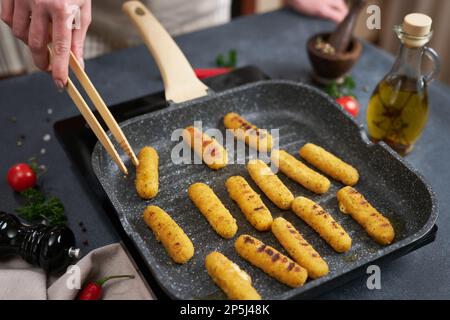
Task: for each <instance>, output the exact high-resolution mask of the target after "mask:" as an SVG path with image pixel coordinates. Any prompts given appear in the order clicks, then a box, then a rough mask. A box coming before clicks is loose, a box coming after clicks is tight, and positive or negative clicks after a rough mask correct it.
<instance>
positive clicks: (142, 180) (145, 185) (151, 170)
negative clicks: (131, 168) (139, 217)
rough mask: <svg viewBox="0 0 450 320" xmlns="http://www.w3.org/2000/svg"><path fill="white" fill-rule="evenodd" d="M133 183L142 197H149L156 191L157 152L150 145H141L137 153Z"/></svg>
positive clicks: (157, 185)
mask: <svg viewBox="0 0 450 320" xmlns="http://www.w3.org/2000/svg"><path fill="white" fill-rule="evenodd" d="M138 160H139V165H138V166H137V167H136V180H135V181H134V185H135V187H136V191H137V193H138V195H139V196H140V197H141V198H142V199H151V198H153V197H155V196H156V194H157V193H158V187H159V183H158V160H159V157H158V152H156V150H155V149H153V148H152V147H143V148H142V149H141V151H139V154H138Z"/></svg>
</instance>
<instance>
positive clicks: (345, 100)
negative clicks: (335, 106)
mask: <svg viewBox="0 0 450 320" xmlns="http://www.w3.org/2000/svg"><path fill="white" fill-rule="evenodd" d="M336 102H337V103H339V104H340V105H341V106H342V107H343V108H344V109H345V110H346V111H347V112H348V113H350V114H351V115H352V116H354V117H356V116H357V115H358V113H359V103H358V100H356V99H355V98H353V97H352V96H343V97H339V98H337V99H336Z"/></svg>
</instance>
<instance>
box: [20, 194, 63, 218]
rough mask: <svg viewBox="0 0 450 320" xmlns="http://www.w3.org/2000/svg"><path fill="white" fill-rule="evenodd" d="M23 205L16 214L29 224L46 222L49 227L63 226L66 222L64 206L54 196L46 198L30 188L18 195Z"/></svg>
mask: <svg viewBox="0 0 450 320" xmlns="http://www.w3.org/2000/svg"><path fill="white" fill-rule="evenodd" d="M20 194H21V196H22V197H23V198H24V202H25V204H24V205H23V206H22V207H19V208H17V209H16V211H17V213H18V214H19V215H20V216H21V217H22V218H24V219H25V220H28V221H30V222H33V221H38V220H42V219H44V220H46V221H47V222H48V223H49V224H50V225H53V226H56V225H63V224H65V222H66V221H67V218H66V216H65V214H64V205H63V204H62V202H61V200H60V199H58V198H57V197H54V196H46V195H45V194H44V193H42V192H41V191H39V190H37V189H35V188H30V189H28V190H25V191H23V192H21V193H20Z"/></svg>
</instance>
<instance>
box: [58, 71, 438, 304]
mask: <svg viewBox="0 0 450 320" xmlns="http://www.w3.org/2000/svg"><path fill="white" fill-rule="evenodd" d="M261 79H267V77H266V76H265V75H263V74H262V73H261V72H259V71H258V70H257V69H256V68H252V67H247V68H243V69H239V70H236V71H235V72H233V73H231V74H229V75H224V76H219V77H216V78H212V79H209V80H207V82H208V83H207V84H208V85H209V86H210V87H211V88H212V89H213V90H215V91H216V92H217V91H221V90H223V89H228V88H231V87H234V86H237V85H241V84H244V83H248V82H252V81H257V80H261ZM166 106H167V104H166V103H165V101H164V96H163V94H162V93H158V94H154V95H151V96H148V97H144V98H140V99H136V100H133V101H130V102H126V103H123V104H120V105H117V106H113V107H111V111H112V113H113V114H114V116H115V117H116V118H117V119H118V121H120V122H121V121H123V120H126V119H128V118H131V117H135V116H138V115H139V114H147V113H149V112H153V111H155V110H158V109H161V108H164V107H166ZM55 130H56V132H57V136H58V137H59V140H60V141H61V142H62V143H63V145H64V147H65V149H66V151H67V152H68V154H69V155H70V157H71V159H72V160H73V161H74V162H75V164H76V165H77V167H78V169H79V173H81V175H80V177H81V179H82V180H83V181H84V182H87V183H86V184H85V185H86V186H88V187H89V188H92V189H93V190H94V191H95V193H94V194H95V199H96V200H98V201H100V202H101V203H102V205H103V206H104V207H105V212H109V213H111V212H114V211H113V210H111V204H110V202H109V200H108V199H107V198H106V197H105V193H104V191H103V189H102V188H101V186H100V185H99V184H98V181H97V179H96V177H95V176H94V175H93V172H92V168H91V165H90V159H91V152H92V148H93V147H94V144H95V142H96V141H95V137H94V136H93V135H92V133H91V132H90V130H88V129H87V128H86V126H85V124H84V120H83V119H82V118H81V117H75V118H71V119H67V120H63V121H60V122H58V123H56V124H55ZM295 148H296V147H295ZM131 180H132V178H131ZM286 182H287V183H288V185H289V181H286ZM334 185H335V187H338V184H336V183H334ZM289 187H291V188H293V189H295V190H297V189H298V186H297V187H296V186H293V185H289ZM296 188H297V189H296ZM222 198H223V197H222ZM265 200H266V201H265V202H266V203H267V204H269V203H268V201H267V199H265ZM230 206H232V207H233V205H232V204H230ZM271 209H272V211H276V209H274V208H271ZM233 213H234V215H235V216H237V215H238V214H239V213H238V212H237V211H236V208H235V207H233ZM197 214H198V213H197ZM276 215H278V214H276ZM334 215H335V214H334ZM109 216H110V217H111V219H112V221H113V222H114V225H115V226H116V229H117V231H118V233H119V235H120V237H121V238H122V239H123V241H124V244H125V246H126V247H127V248H128V250H129V252H130V254H131V255H132V256H133V258H134V259H135V261H136V263H137V264H138V266H139V268H140V269H141V271H142V272H143V274H144V276H145V278H146V280H147V281H148V282H149V284H150V286H151V287H152V289H153V290H154V291H155V294H156V295H157V297H158V298H165V297H167V296H166V294H165V291H164V290H161V289H160V288H159V287H158V286H157V285H156V282H155V278H154V277H153V276H152V274H151V272H149V269H148V264H147V260H146V259H142V255H141V253H140V251H139V250H137V248H136V246H135V244H134V243H133V241H130V239H129V237H128V235H127V234H126V233H125V232H124V230H123V228H122V227H121V225H120V223H119V221H118V218H117V215H115V214H114V213H113V214H109ZM237 217H238V216H237ZM289 218H290V220H291V221H293V222H294V224H296V225H297V227H300V229H301V230H302V231H303V232H304V229H305V226H299V225H298V223H299V221H296V218H295V217H292V216H291V217H289ZM297 220H298V219H297ZM338 220H339V219H338ZM243 223H245V222H242V221H239V226H241V225H242V224H243ZM344 226H345V224H344ZM353 227H354V226H353ZM353 227H352V228H353ZM436 230H437V227H436V226H434V227H433V228H431V229H430V230H429V231H428V232H427V233H426V234H424V235H422V236H421V237H420V238H418V239H415V241H412V242H410V243H408V244H405V245H403V246H402V247H401V248H397V249H396V250H392V251H390V252H388V253H386V254H384V255H382V256H380V257H376V258H374V259H371V260H370V262H368V263H367V264H374V263H382V262H383V261H388V260H392V259H394V258H396V257H398V256H401V255H404V254H406V253H408V252H410V251H412V250H415V249H417V248H419V247H422V246H424V245H425V244H427V243H429V242H432V241H433V240H434V237H435V234H436ZM247 231H249V233H252V230H251V229H249V230H247ZM254 235H256V236H259V235H258V234H254ZM149 236H150V237H151V235H149ZM309 237H313V236H312V235H309ZM153 240H154V239H150V241H153ZM310 240H311V239H310ZM317 241H319V244H317V243H315V242H317ZM312 242H313V244H315V245H320V239H319V240H317V239H316V240H315V241H312ZM271 244H274V243H271ZM274 245H275V246H276V244H274ZM162 256H165V255H164V254H163V255H162ZM350 258H351V257H350ZM233 260H235V261H236V260H237V261H236V262H238V263H239V264H240V265H241V266H242V267H243V268H244V269H246V270H247V271H250V270H249V269H252V268H251V267H250V266H249V265H247V264H246V263H245V262H242V261H240V260H239V258H235V257H233ZM367 264H362V265H360V266H358V267H357V268H353V269H352V270H351V272H345V273H341V274H340V275H339V277H333V279H331V280H330V279H323V280H322V281H323V283H322V284H320V285H313V286H311V285H310V284H308V285H309V286H310V288H307V290H303V292H301V293H299V294H288V295H283V294H282V295H279V296H277V297H276V298H300V297H301V298H311V297H314V296H316V295H318V294H320V293H322V292H325V291H328V290H330V289H331V288H333V287H336V286H338V285H340V284H342V283H344V282H347V281H349V280H351V279H353V278H355V277H357V276H358V275H360V274H362V273H364V272H365V267H366V265H367ZM254 272H256V273H257V275H256V276H255V275H254V274H252V275H253V277H254V278H255V277H261V275H258V272H259V271H252V273H254ZM262 277H265V275H262ZM203 280H205V279H203ZM206 285H207V286H210V288H215V287H214V286H213V285H212V284H211V283H210V281H209V279H208V282H207V283H206ZM255 285H257V284H255ZM273 285H275V286H276V285H279V284H277V283H274V284H273ZM308 285H307V286H308ZM280 286H282V285H280ZM282 287H284V286H282ZM166 289H167V288H166ZM281 290H284V291H286V290H287V289H286V288H283V289H281ZM262 291H264V290H262ZM264 295H266V297H272V296H268V295H267V294H265V293H263V296H264ZM169 296H170V297H180V296H177V295H173V294H171V293H170V292H169ZM222 297H223V295H221V293H220V291H218V290H217V288H215V290H214V292H213V293H211V294H210V295H208V296H196V297H190V298H222Z"/></svg>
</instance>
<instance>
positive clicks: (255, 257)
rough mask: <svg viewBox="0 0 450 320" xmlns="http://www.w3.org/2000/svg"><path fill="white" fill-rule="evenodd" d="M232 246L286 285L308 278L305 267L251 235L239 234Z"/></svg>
mask: <svg viewBox="0 0 450 320" xmlns="http://www.w3.org/2000/svg"><path fill="white" fill-rule="evenodd" d="M234 247H235V249H236V251H237V253H238V254H239V255H240V256H241V257H242V258H244V259H245V260H247V261H248V262H250V263H251V264H253V265H254V266H256V267H258V268H260V269H261V270H263V271H264V272H265V273H267V274H268V275H269V276H271V277H274V278H275V279H277V280H278V281H280V282H282V283H284V284H286V285H288V286H291V287H293V288H296V287H300V286H301V285H303V284H304V283H305V281H306V278H308V272H307V271H306V269H304V268H302V267H301V266H299V265H298V264H297V263H295V262H294V261H292V260H291V259H289V258H288V257H286V256H285V255H283V254H282V253H281V252H279V251H278V250H277V249H275V248H272V247H271V246H267V245H265V244H264V243H262V242H261V241H259V240H258V239H256V238H253V237H252V236H249V235H246V234H244V235H241V236H240V237H239V238H238V239H237V240H236V242H235V243H234Z"/></svg>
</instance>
